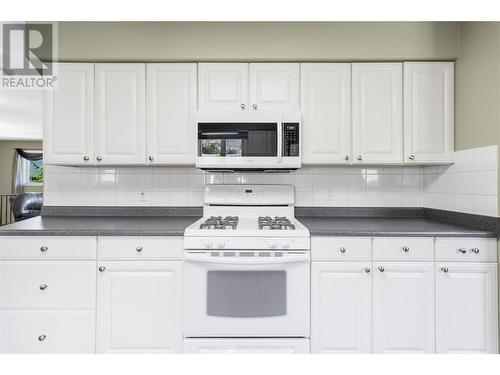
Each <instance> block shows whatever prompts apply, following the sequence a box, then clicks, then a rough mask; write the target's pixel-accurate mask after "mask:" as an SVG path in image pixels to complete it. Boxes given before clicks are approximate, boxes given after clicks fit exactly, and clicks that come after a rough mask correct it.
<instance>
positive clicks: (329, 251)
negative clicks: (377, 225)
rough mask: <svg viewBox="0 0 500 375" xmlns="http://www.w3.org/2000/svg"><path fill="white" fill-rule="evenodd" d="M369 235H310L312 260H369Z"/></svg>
mask: <svg viewBox="0 0 500 375" xmlns="http://www.w3.org/2000/svg"><path fill="white" fill-rule="evenodd" d="M371 250H372V240H371V238H370V237H312V238H311V252H312V259H313V260H346V261H354V260H364V261H369V260H371V253H372V251H371Z"/></svg>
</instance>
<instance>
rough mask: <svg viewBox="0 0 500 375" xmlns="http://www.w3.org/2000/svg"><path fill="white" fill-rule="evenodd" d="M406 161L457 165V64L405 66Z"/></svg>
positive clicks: (420, 63)
mask: <svg viewBox="0 0 500 375" xmlns="http://www.w3.org/2000/svg"><path fill="white" fill-rule="evenodd" d="M404 140H405V141H404V161H405V163H418V164H422V163H443V162H452V161H453V150H454V143H453V142H454V66H453V62H405V63H404Z"/></svg>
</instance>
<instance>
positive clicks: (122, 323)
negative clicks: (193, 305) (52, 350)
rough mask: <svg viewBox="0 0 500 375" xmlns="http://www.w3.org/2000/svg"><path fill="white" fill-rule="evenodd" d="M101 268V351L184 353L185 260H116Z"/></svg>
mask: <svg viewBox="0 0 500 375" xmlns="http://www.w3.org/2000/svg"><path fill="white" fill-rule="evenodd" d="M99 266H100V267H101V268H99V270H103V271H102V272H99V274H98V279H97V351H98V352H100V353H105V352H179V351H182V327H181V298H182V285H181V280H182V275H181V270H182V262H180V261H179V262H162V261H155V262H147V261H113V262H102V263H101V264H100V265H99ZM102 267H104V269H103V268H102Z"/></svg>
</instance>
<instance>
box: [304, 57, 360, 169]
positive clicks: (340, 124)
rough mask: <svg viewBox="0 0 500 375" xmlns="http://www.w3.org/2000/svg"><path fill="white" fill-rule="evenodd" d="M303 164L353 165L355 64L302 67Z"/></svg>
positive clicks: (318, 64) (321, 64)
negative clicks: (352, 104)
mask: <svg viewBox="0 0 500 375" xmlns="http://www.w3.org/2000/svg"><path fill="white" fill-rule="evenodd" d="M300 88H301V109H302V139H303V142H302V145H303V146H302V147H303V149H302V161H303V162H304V163H314V164H331V163H344V164H350V163H351V64H327V63H324V64H323V63H312V64H301V83H300Z"/></svg>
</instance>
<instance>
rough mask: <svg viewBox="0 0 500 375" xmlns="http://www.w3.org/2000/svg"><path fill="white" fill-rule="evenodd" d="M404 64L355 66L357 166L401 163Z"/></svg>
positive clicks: (353, 116) (354, 114)
mask: <svg viewBox="0 0 500 375" xmlns="http://www.w3.org/2000/svg"><path fill="white" fill-rule="evenodd" d="M402 111H403V64H401V63H384V64H352V139H353V162H354V163H401V162H402V148H403V113H402Z"/></svg>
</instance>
